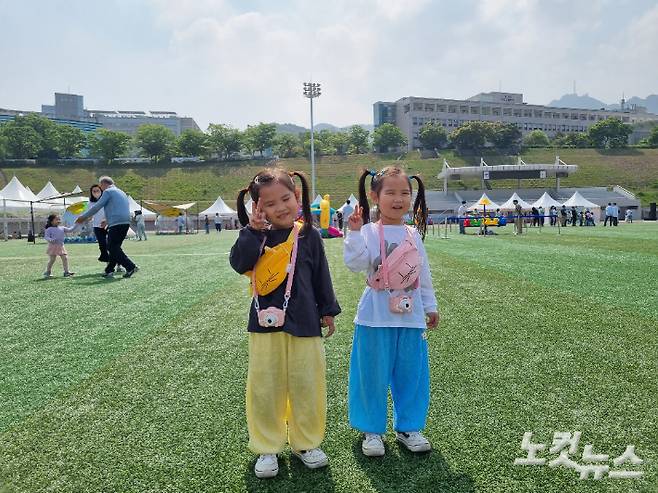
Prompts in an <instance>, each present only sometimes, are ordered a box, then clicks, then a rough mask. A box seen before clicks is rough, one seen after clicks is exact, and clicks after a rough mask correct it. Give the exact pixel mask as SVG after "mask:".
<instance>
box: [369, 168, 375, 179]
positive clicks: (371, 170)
mask: <svg viewBox="0 0 658 493" xmlns="http://www.w3.org/2000/svg"><path fill="white" fill-rule="evenodd" d="M368 174H369V175H370V176H372V177H373V178H374V177H375V176H377V172H376V171H375V170H374V169H370V170H368Z"/></svg>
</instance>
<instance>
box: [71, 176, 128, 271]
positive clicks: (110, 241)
mask: <svg viewBox="0 0 658 493" xmlns="http://www.w3.org/2000/svg"><path fill="white" fill-rule="evenodd" d="M99 185H100V187H101V190H102V191H103V195H101V198H100V199H98V201H97V202H96V203H95V204H94V205H92V206H91V207H89V209H87V210H86V211H85V212H84V213H82V214H81V215H80V216H78V218H77V219H76V220H75V222H76V223H77V224H82V223H83V222H85V221H87V220H89V219H90V218H91V217H92V216H93V215H94V214H96V213H97V212H98V211H99V210H100V209H104V210H105V220H106V222H107V226H108V228H107V249H108V252H109V257H110V261H109V263H108V264H107V267H105V273H104V274H103V277H105V278H111V277H112V276H114V269H115V267H116V266H117V264H118V265H121V266H123V267H124V268H125V269H126V273H125V274H124V275H123V277H124V278H129V277H132V276H133V274H134V273H135V272H137V271H138V270H139V268H138V267H137V266H136V265H135V264H134V263H133V261H132V260H130V258H128V256H127V255H126V254H125V253H124V251H123V250H122V248H121V245H122V244H123V240H125V239H126V234H128V229H129V228H130V203H129V202H128V196H127V195H126V194H125V193H124V191H123V190H121V189H119V188H117V187H116V186H115V185H114V180H113V179H112V178H110V177H109V176H103V177H101V179H100V180H99Z"/></svg>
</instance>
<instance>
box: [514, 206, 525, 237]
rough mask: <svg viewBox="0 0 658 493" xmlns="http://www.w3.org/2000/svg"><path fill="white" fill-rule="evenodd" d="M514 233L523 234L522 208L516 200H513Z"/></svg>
mask: <svg viewBox="0 0 658 493" xmlns="http://www.w3.org/2000/svg"><path fill="white" fill-rule="evenodd" d="M513 203H514V213H515V216H514V235H520V234H523V209H522V208H521V204H519V201H518V200H516V199H515V200H514V201H513Z"/></svg>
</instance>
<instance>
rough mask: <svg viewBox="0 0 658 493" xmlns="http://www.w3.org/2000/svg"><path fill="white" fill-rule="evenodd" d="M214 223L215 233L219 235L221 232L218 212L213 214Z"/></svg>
mask: <svg viewBox="0 0 658 493" xmlns="http://www.w3.org/2000/svg"><path fill="white" fill-rule="evenodd" d="M214 221H215V231H217V232H218V233H221V232H222V218H221V217H219V213H218V212H215V219H214Z"/></svg>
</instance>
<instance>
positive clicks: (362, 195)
mask: <svg viewBox="0 0 658 493" xmlns="http://www.w3.org/2000/svg"><path fill="white" fill-rule="evenodd" d="M369 176H375V172H374V171H371V170H368V169H366V170H363V173H361V176H360V177H359V206H360V207H361V217H362V218H363V224H367V223H369V222H370V204H369V203H368V193H367V192H366V180H367V179H368V177H369ZM373 179H374V178H373Z"/></svg>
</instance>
